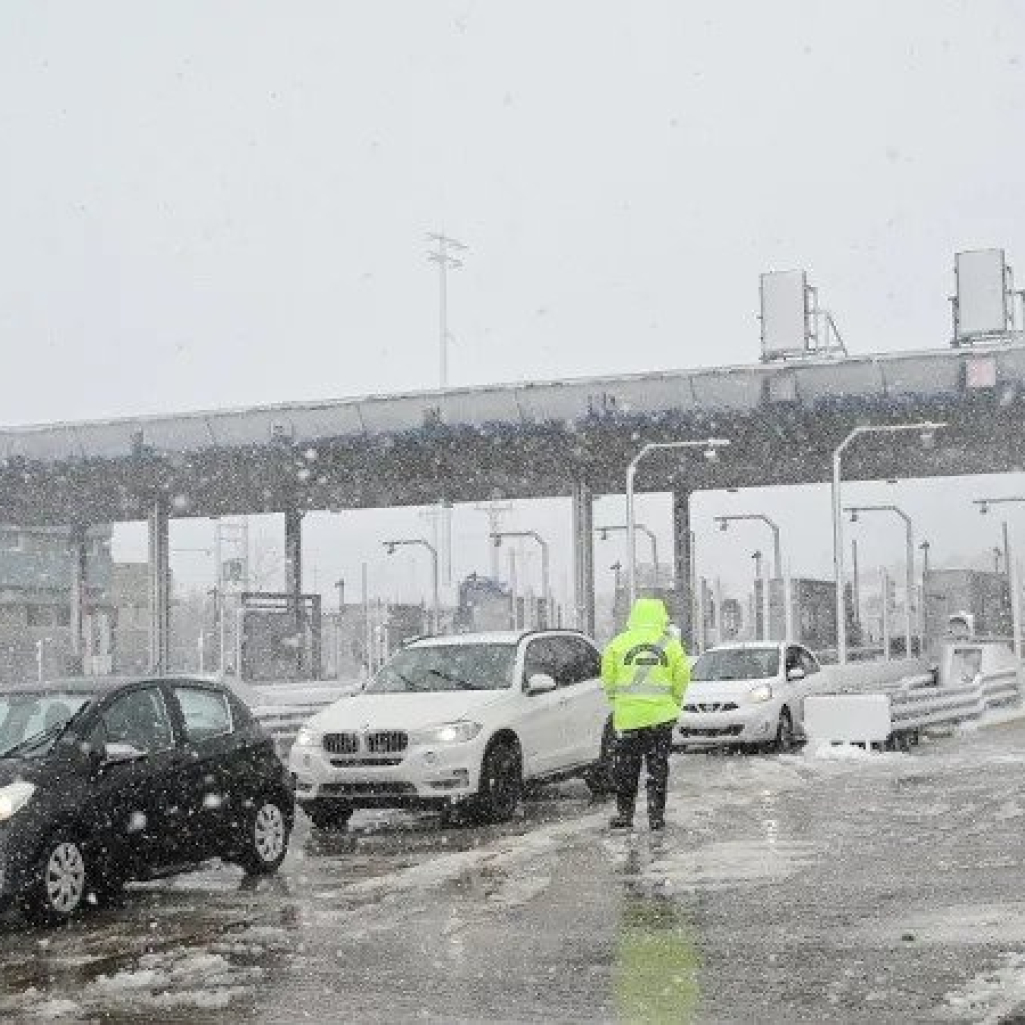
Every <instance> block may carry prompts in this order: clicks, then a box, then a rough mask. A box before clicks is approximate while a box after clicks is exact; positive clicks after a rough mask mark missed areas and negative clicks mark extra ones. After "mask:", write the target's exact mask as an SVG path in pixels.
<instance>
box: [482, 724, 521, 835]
mask: <svg viewBox="0 0 1025 1025" xmlns="http://www.w3.org/2000/svg"><path fill="white" fill-rule="evenodd" d="M522 789H523V774H522V767H521V764H520V753H519V751H518V750H517V749H516V747H515V746H514V745H513V744H511V743H510V742H509V741H507V740H499V741H496V742H495V743H493V744H491V745H490V746H489V747H488V749H487V751H485V753H484V761H483V763H482V764H481V771H480V789H479V790H478V791H477V797H476V799H475V800H474V802H473V806H474V809H475V811H476V813H477V815H476V817H477V818H479V819H481V820H483V821H484V822H508V821H509V819H511V818H512V817H513V814H514V813H515V811H516V807H517V805H518V804H519V803H520V793H521V791H522Z"/></svg>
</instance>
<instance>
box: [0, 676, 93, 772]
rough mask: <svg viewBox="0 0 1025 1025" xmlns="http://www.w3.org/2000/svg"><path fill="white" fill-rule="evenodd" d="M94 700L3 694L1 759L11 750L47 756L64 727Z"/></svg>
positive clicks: (67, 695)
mask: <svg viewBox="0 0 1025 1025" xmlns="http://www.w3.org/2000/svg"><path fill="white" fill-rule="evenodd" d="M93 697H94V695H91V694H73V693H61V692H59V691H41V692H39V693H36V694H33V693H12V694H0V756H2V755H3V754H6V753H7V752H8V751H10V750H12V749H16V750H17V751H18V753H19V754H25V755H26V756H28V755H31V756H42V755H45V754H46V753H47V752H48V751H49V750H50V748H51V746H52V744H53V741H55V740H56V738H57V736H58V735H59V734H60V733H61V732H62V730H61V727H62V726H65V725H66V724H67V723H68V722H70V720H71V719H72V718H73V717H74V716H76V715H77V714H78V713H79V711H80V710H81V709H82V708H83V707H84V706H85V705H86V704H88V703H89V702H90V701H91V700H92V699H93ZM34 738H39V740H38V743H37V742H35V740H34Z"/></svg>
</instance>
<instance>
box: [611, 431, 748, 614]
mask: <svg viewBox="0 0 1025 1025" xmlns="http://www.w3.org/2000/svg"><path fill="white" fill-rule="evenodd" d="M728 444H729V441H728V440H727V439H725V438H705V439H704V440H703V441H697V440H695V441H650V442H648V444H647V445H644V446H643V447H642V448H641V450H640V451H639V452H638V453H637V454H636V455H635V456H634V457H633V459H631V460H630V462H629V464H628V465H627V468H626V571H627V572H626V581H627V594H628V597H629V599H630V608H633V604H634V602H635V601H636V600H637V558H636V554H635V552H634V548H635V545H636V533H635V532H636V530H637V523H636V520H635V518H634V481H635V479H636V477H637V467H638V465H639V464H640V462H641V460H642V459H644V458H645V457H646V456H648V455H650V454H651V453H652V452H659V451H662V450H665V449H675V448H680V449H683V448H703V449H704V450H705V457H706V458H707V459H716V458H718V451H717V450H718V449H720V448H724V447H725V446H726V445H728Z"/></svg>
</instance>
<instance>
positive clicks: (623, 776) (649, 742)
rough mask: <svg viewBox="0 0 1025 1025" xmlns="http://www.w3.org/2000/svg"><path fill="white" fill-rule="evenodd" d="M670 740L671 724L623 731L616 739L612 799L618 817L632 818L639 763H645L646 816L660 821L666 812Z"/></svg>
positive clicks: (639, 770)
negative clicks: (615, 804)
mask: <svg viewBox="0 0 1025 1025" xmlns="http://www.w3.org/2000/svg"><path fill="white" fill-rule="evenodd" d="M672 743H673V723H671V722H667V723H661V724H659V725H658V726H645V727H644V728H643V729H640V730H623V731H622V732H621V733H620V734H619V739H618V740H617V742H616V802H617V804H618V810H619V814H620V816H622V817H623V818H626V819H632V818H633V817H634V805H635V804H636V803H637V787H638V784H639V782H640V776H641V762H642V761H644V762H646V763H647V770H648V782H647V786H646V789H647V791H648V818H649V820H650V821H652V822H658V821H661V820H662V819H663V818H664V817H665V813H666V790H667V789H668V786H669V751H670V749H671V747H672Z"/></svg>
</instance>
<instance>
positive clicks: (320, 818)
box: [303, 802, 355, 832]
mask: <svg viewBox="0 0 1025 1025" xmlns="http://www.w3.org/2000/svg"><path fill="white" fill-rule="evenodd" d="M303 811H304V812H306V814H307V816H309V819H310V822H312V823H313V825H314V828H316V829H324V830H334V831H338V832H340V831H341V830H343V829H347V828H348V826H349V820H350V819H351V818H352V815H353V812H354V811H355V809H353V808H348V807H346V806H345V805H344V804H338V803H327V802H325V803H319V802H318V803H316V804H307V805H304V806H303Z"/></svg>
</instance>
